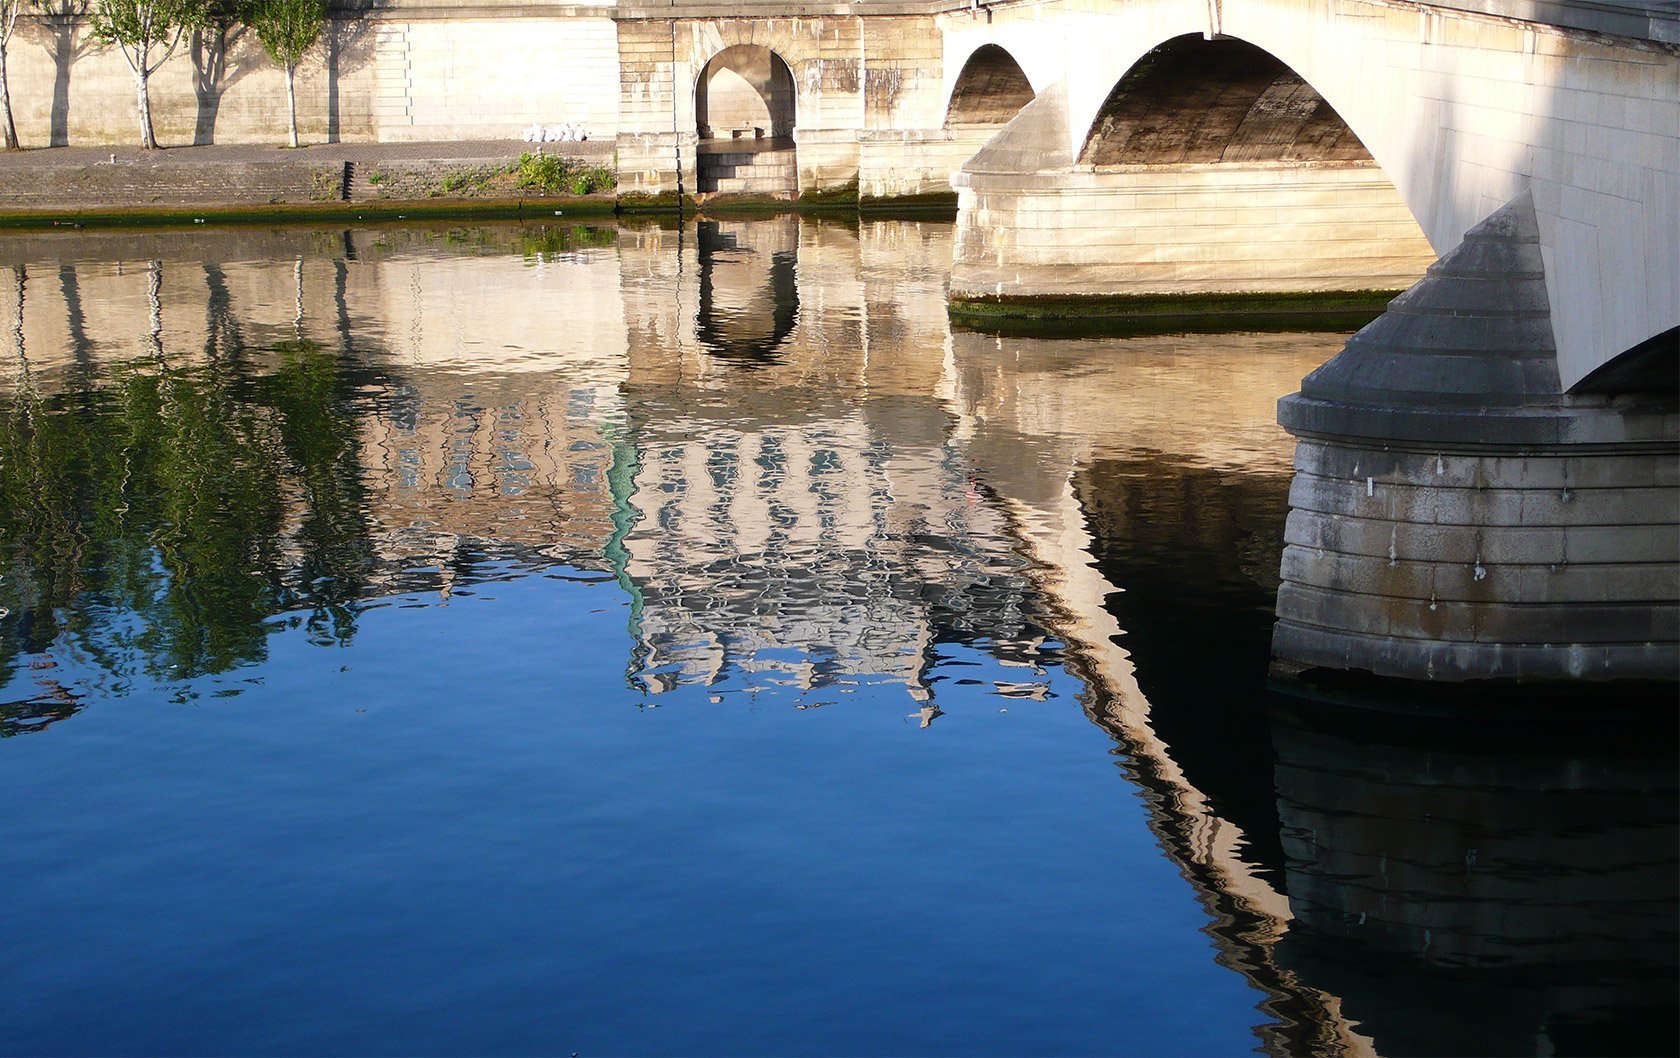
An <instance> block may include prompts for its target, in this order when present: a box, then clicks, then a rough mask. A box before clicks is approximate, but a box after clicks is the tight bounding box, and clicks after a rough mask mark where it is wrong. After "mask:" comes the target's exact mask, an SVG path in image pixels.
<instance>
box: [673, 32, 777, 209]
mask: <svg viewBox="0 0 1680 1058" xmlns="http://www.w3.org/2000/svg"><path fill="white" fill-rule="evenodd" d="M694 116H695V126H696V128H695V131H696V132H697V133H698V134H699V138H700V144H699V149H698V151H697V155H696V158H697V162H698V169H699V171H698V178H699V188H698V190H699V192H700V193H701V194H741V195H764V196H769V197H791V196H792V195H794V194H796V193H797V191H798V188H799V169H798V164H797V158H796V155H795V153H794V152H795V148H794V141H793V134H794V119H795V91H794V83H793V71H792V70H791V69H789V68H788V64H787V63H786V62H785V61H784V60H783V59H782V57H781V56H780V55H777V54H776V53H775V52H773V51H771V50H770V49H769V48H766V47H763V46H761V45H757V44H737V45H735V46H733V47H730V48H725V49H724V50H723V51H720V52H718V53H717V54H716V55H714V56H712V58H711V60H710V61H709V62H707V63H706V65H705V66H704V67H702V68H701V70H700V77H699V79H698V80H697V81H696V82H695V86H694Z"/></svg>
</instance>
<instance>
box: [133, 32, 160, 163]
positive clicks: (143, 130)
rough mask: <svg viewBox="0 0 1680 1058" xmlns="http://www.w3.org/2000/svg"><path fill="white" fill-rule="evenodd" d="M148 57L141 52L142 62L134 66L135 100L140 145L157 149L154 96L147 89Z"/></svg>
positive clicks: (148, 148)
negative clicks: (153, 130) (154, 127)
mask: <svg viewBox="0 0 1680 1058" xmlns="http://www.w3.org/2000/svg"><path fill="white" fill-rule="evenodd" d="M147 87H148V86H147V84H146V58H145V54H144V53H141V57H140V63H139V65H138V66H136V67H135V68H134V102H135V105H136V106H138V107H139V110H140V146H141V147H142V148H143V149H145V150H148V151H153V150H156V149H157V145H158V144H157V137H156V136H155V135H153V134H152V97H151V94H150V93H149V92H148V91H147Z"/></svg>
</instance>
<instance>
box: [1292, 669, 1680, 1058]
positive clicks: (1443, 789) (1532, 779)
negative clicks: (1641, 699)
mask: <svg viewBox="0 0 1680 1058" xmlns="http://www.w3.org/2000/svg"><path fill="white" fill-rule="evenodd" d="M1650 705H1651V706H1652V707H1653V708H1661V706H1658V705H1657V704H1656V703H1650ZM1521 708H1522V709H1523V711H1524V714H1525V719H1524V721H1523V723H1524V725H1525V726H1528V727H1530V728H1531V733H1530V734H1528V735H1521V736H1515V735H1513V733H1512V732H1510V731H1508V730H1506V729H1505V728H1504V727H1503V726H1501V727H1498V728H1487V729H1475V730H1474V731H1467V730H1466V729H1467V728H1469V727H1471V724H1470V719H1469V718H1465V717H1451V716H1450V717H1445V718H1443V717H1439V716H1431V717H1429V718H1428V720H1427V721H1422V722H1419V721H1413V722H1411V723H1408V722H1406V721H1403V720H1397V719H1390V720H1388V721H1386V722H1382V723H1378V722H1374V721H1372V720H1369V719H1359V718H1355V717H1349V716H1346V715H1345V714H1340V715H1339V718H1338V717H1337V716H1325V717H1321V718H1319V719H1317V720H1313V721H1304V720H1301V719H1291V718H1284V719H1282V720H1281V721H1280V722H1279V723H1277V724H1275V725H1274V729H1273V740H1274V747H1275V750H1276V755H1277V765H1276V777H1277V794H1278V809H1279V814H1280V817H1281V820H1282V826H1283V842H1284V849H1285V851H1286V853H1287V855H1288V878H1287V884H1288V891H1289V903H1290V907H1291V908H1292V909H1293V911H1294V912H1295V914H1296V916H1297V919H1296V922H1295V925H1294V926H1293V927H1292V929H1291V932H1290V935H1289V936H1288V937H1287V938H1286V939H1285V941H1284V943H1283V945H1282V948H1281V950H1282V956H1283V958H1285V960H1286V961H1287V962H1288V963H1289V964H1291V965H1294V966H1296V967H1297V968H1298V969H1299V970H1300V972H1301V973H1302V974H1303V975H1305V976H1306V977H1307V978H1308V979H1309V980H1310V981H1311V982H1312V983H1313V984H1316V985H1318V986H1319V987H1322V988H1326V989H1330V990H1332V991H1334V992H1337V993H1339V994H1341V995H1343V996H1344V998H1345V1000H1346V1009H1347V1011H1348V1014H1349V1016H1350V1017H1353V1018H1356V1019H1359V1020H1360V1021H1361V1022H1362V1024H1363V1027H1364V1031H1366V1032H1369V1033H1371V1034H1372V1035H1373V1036H1374V1037H1375V1038H1376V1041H1377V1045H1378V1047H1379V1048H1380V1049H1381V1050H1383V1051H1384V1052H1385V1053H1397V1054H1409V1053H1422V1052H1425V1051H1427V1052H1429V1053H1450V1054H1515V1053H1542V1054H1544V1053H1559V1054H1568V1053H1597V1054H1622V1053H1631V1054H1646V1053H1659V1052H1661V1051H1663V1050H1664V1049H1666V1048H1668V1047H1670V1046H1672V1045H1673V1042H1674V1033H1675V1030H1676V1027H1677V1026H1676V1025H1675V1023H1674V995H1675V987H1676V980H1675V960H1674V952H1675V945H1676V943H1677V940H1680V928H1677V926H1680V908H1677V907H1676V905H1675V901H1674V896H1675V893H1676V891H1677V887H1680V868H1677V864H1676V860H1675V848H1676V845H1677V839H1680V820H1677V819H1676V812H1675V804H1676V789H1675V775H1674V758H1673V756H1672V746H1673V739H1674V731H1673V723H1672V716H1670V717H1669V719H1668V721H1667V722H1666V724H1659V725H1658V727H1659V730H1658V731H1656V732H1652V731H1651V730H1650V720H1651V718H1650V716H1649V715H1647V716H1641V717H1639V718H1637V720H1636V721H1630V720H1629V718H1625V717H1619V716H1615V715H1614V714H1612V715H1611V716H1610V717H1609V718H1606V719H1603V720H1602V721H1598V723H1602V724H1605V725H1608V726H1609V729H1608V730H1604V729H1599V730H1595V728H1594V727H1593V726H1592V725H1590V724H1589V725H1588V726H1586V727H1584V728H1583V726H1582V725H1581V724H1580V722H1579V718H1580V717H1581V716H1583V715H1592V716H1595V717H1596V716H1601V715H1602V714H1601V713H1600V712H1599V711H1598V710H1589V711H1588V712H1586V713H1583V712H1582V711H1581V710H1580V709H1578V708H1576V707H1574V706H1573V705H1572V706H1571V709H1570V713H1569V716H1570V719H1569V720H1568V721H1567V722H1566V723H1552V722H1548V721H1547V720H1546V719H1544V718H1537V717H1535V716H1532V715H1529V714H1530V704H1529V703H1527V702H1524V703H1523V704H1522V706H1521ZM1484 709H1485V707H1482V706H1478V709H1477V712H1478V714H1482V713H1483V712H1484ZM1476 719H1477V720H1481V719H1483V717H1482V716H1481V715H1478V717H1477V718H1476ZM1332 721H1334V722H1332ZM1630 722H1636V723H1637V724H1638V726H1639V728H1640V729H1641V730H1642V731H1644V732H1646V733H1647V735H1648V736H1652V737H1647V738H1644V739H1642V740H1640V744H1638V745H1633V744H1628V743H1626V742H1624V741H1623V740H1619V739H1617V737H1616V735H1615V732H1614V728H1615V727H1616V726H1617V725H1621V724H1627V723H1630ZM1443 732H1446V734H1443ZM1664 744H1666V745H1667V746H1668V747H1669V752H1668V753H1666V754H1665V753H1664V752H1663V751H1662V747H1663V745H1664Z"/></svg>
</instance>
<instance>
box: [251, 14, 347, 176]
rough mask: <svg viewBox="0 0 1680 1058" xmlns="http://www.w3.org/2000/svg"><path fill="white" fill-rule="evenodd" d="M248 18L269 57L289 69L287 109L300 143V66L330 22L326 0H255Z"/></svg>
mask: <svg viewBox="0 0 1680 1058" xmlns="http://www.w3.org/2000/svg"><path fill="white" fill-rule="evenodd" d="M245 21H246V22H247V23H248V24H249V25H250V27H251V28H252V29H254V30H256V31H257V39H258V40H260V41H262V46H263V48H264V49H265V50H266V51H267V52H268V54H269V57H270V58H272V59H273V60H274V61H275V62H277V63H279V64H280V65H281V66H284V67H285V68H286V109H287V112H288V114H289V116H290V119H291V124H290V132H291V145H292V146H293V147H296V146H297V145H298V133H297V89H296V82H297V67H298V63H299V62H301V61H302V60H303V57H304V55H305V54H307V53H308V51H309V49H310V48H313V47H314V46H315V42H316V41H318V40H320V39H321V30H322V29H324V28H325V27H326V24H327V4H326V0H253V2H252V3H251V6H250V10H249V12H248V13H247V14H246V16H245Z"/></svg>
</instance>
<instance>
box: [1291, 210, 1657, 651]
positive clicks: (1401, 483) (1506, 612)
mask: <svg viewBox="0 0 1680 1058" xmlns="http://www.w3.org/2000/svg"><path fill="white" fill-rule="evenodd" d="M1675 340H1676V339H1675V336H1674V333H1673V332H1669V334H1668V335H1666V336H1662V337H1659V338H1658V339H1655V340H1654V341H1653V342H1648V343H1645V346H1644V347H1643V348H1642V349H1641V350H1639V351H1638V352H1637V353H1635V354H1634V355H1635V356H1636V357H1639V358H1641V359H1643V360H1644V361H1645V365H1644V366H1645V368H1646V371H1645V380H1644V382H1643V384H1642V385H1637V386H1635V387H1634V388H1635V389H1638V390H1643V391H1642V392H1640V391H1636V392H1622V393H1613V392H1591V391H1593V390H1595V389H1598V388H1600V387H1596V386H1594V385H1593V380H1592V378H1589V379H1587V380H1586V383H1585V385H1583V386H1577V387H1576V388H1575V391H1574V392H1571V393H1565V392H1562V390H1561V387H1560V385H1559V380H1558V370H1557V350H1556V346H1555V344H1554V339H1553V334H1552V319H1551V311H1550V306H1549V303H1548V299H1547V293H1546V282H1545V267H1544V265H1543V263H1542V259H1541V254H1540V240H1539V232H1538V226H1537V224H1536V220H1535V214H1534V209H1533V205H1532V201H1531V198H1530V196H1529V195H1528V194H1527V193H1524V194H1523V195H1521V196H1519V197H1518V198H1517V199H1516V200H1513V201H1512V202H1511V203H1508V204H1507V205H1506V206H1505V207H1503V208H1502V209H1500V210H1499V211H1497V212H1496V213H1494V214H1493V215H1492V216H1491V217H1489V218H1488V219H1487V220H1486V221H1484V222H1483V223H1482V224H1480V225H1478V226H1477V227H1475V228H1473V229H1471V231H1470V232H1469V233H1468V234H1467V235H1466V236H1465V239H1464V242H1463V243H1462V244H1460V245H1459V246H1458V247H1457V248H1456V249H1454V250H1452V251H1450V252H1448V253H1447V254H1445V255H1444V256H1443V257H1442V258H1441V259H1440V260H1439V261H1438V262H1437V263H1436V264H1434V265H1432V266H1431V267H1430V269H1429V272H1428V274H1427V276H1426V277H1425V278H1424V279H1423V280H1422V281H1420V282H1419V283H1418V284H1417V285H1416V286H1414V287H1412V288H1411V289H1410V290H1408V291H1406V293H1404V294H1402V295H1401V296H1400V297H1398V298H1396V299H1395V300H1394V301H1393V302H1392V303H1391V305H1390V307H1389V309H1388V311H1387V312H1385V313H1384V314H1383V315H1382V316H1381V317H1380V318H1379V319H1377V320H1376V321H1375V322H1373V323H1372V324H1371V325H1370V326H1368V327H1366V328H1365V329H1364V330H1362V331H1360V332H1359V333H1358V334H1356V335H1354V336H1353V338H1351V339H1350V340H1349V341H1348V343H1347V346H1346V348H1345V349H1344V350H1343V352H1341V353H1340V354H1338V355H1337V356H1336V357H1334V358H1332V359H1331V360H1330V361H1329V362H1327V363H1326V364H1325V365H1324V366H1323V367H1321V368H1319V369H1318V370H1316V371H1314V372H1313V373H1312V374H1310V375H1308V376H1307V377H1306V379H1305V380H1303V382H1302V385H1301V391H1300V392H1299V393H1296V394H1294V395H1292V396H1289V397H1285V398H1284V399H1283V400H1282V401H1280V402H1279V405H1278V418H1279V421H1280V422H1281V423H1282V424H1283V426H1284V427H1285V428H1286V429H1287V430H1289V432H1290V433H1292V434H1294V435H1295V436H1296V437H1297V438H1298V439H1299V440H1298V444H1297V448H1296V458H1295V466H1296V477H1295V481H1294V484H1293V487H1292V489H1291V492H1290V507H1291V510H1290V514H1289V522H1288V527H1287V530H1286V533H1285V538H1284V539H1285V548H1284V554H1283V563H1282V565H1283V569H1282V581H1283V583H1282V585H1281V587H1280V588H1279V591H1278V602H1277V610H1278V623H1277V625H1276V630H1275V632H1274V638H1273V650H1274V654H1275V655H1276V656H1277V657H1278V658H1279V660H1281V661H1283V662H1285V663H1286V664H1289V665H1292V666H1299V667H1302V668H1328V669H1337V670H1364V671H1369V672H1372V673H1375V674H1377V675H1380V676H1387V677H1400V678H1409V679H1430V680H1468V679H1591V680H1607V679H1618V678H1624V679H1655V680H1673V679H1674V678H1675V676H1676V659H1677V657H1680V461H1677V460H1676V458H1675V452H1676V447H1677V446H1680V413H1677V410H1676V378H1675V367H1674V365H1675V362H1676V359H1675V352H1676V350H1675V348H1674V343H1675ZM1632 366H1634V367H1638V366H1640V365H1632ZM1631 374H1632V375H1633V376H1638V375H1639V374H1640V372H1639V371H1637V370H1635V371H1632V372H1631ZM1606 375H1607V376H1608V377H1614V372H1606ZM1616 387H1617V384H1616V383H1614V382H1612V383H1611V384H1610V386H1609V387H1608V388H1616Z"/></svg>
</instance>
